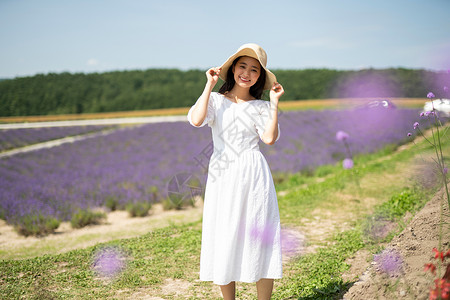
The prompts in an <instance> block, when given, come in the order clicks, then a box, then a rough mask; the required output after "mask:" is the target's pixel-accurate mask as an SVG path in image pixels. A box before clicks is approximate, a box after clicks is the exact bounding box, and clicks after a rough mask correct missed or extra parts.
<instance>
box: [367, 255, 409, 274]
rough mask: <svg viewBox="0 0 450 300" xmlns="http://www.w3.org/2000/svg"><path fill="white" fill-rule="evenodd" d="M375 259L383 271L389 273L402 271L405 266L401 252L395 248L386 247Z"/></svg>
mask: <svg viewBox="0 0 450 300" xmlns="http://www.w3.org/2000/svg"><path fill="white" fill-rule="evenodd" d="M374 261H375V262H376V263H377V264H378V266H379V267H380V269H381V271H383V272H385V273H387V274H388V275H395V274H397V273H400V272H401V271H402V268H403V260H402V257H401V256H400V253H398V252H397V251H395V250H393V249H386V250H384V251H383V252H381V253H380V254H379V255H375V257H374Z"/></svg>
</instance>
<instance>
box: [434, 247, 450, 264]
mask: <svg viewBox="0 0 450 300" xmlns="http://www.w3.org/2000/svg"><path fill="white" fill-rule="evenodd" d="M433 252H434V258H436V259H438V258H439V259H440V260H441V261H444V257H446V256H447V253H446V254H445V255H444V252H443V251H439V250H438V249H437V248H433Z"/></svg>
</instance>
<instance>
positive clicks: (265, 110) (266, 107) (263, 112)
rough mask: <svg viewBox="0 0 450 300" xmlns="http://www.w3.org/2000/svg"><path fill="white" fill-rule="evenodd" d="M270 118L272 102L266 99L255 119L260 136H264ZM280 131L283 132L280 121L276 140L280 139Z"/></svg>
mask: <svg viewBox="0 0 450 300" xmlns="http://www.w3.org/2000/svg"><path fill="white" fill-rule="evenodd" d="M270 118H271V114H270V102H269V101H264V102H263V104H262V105H261V107H260V110H259V116H258V117H257V118H256V120H255V127H256V131H257V132H258V135H259V137H260V138H262V135H263V133H264V131H265V128H266V124H267V122H268V121H269V120H270ZM280 133H281V131H280V123H278V136H277V139H276V140H275V142H276V141H278V140H279V139H280Z"/></svg>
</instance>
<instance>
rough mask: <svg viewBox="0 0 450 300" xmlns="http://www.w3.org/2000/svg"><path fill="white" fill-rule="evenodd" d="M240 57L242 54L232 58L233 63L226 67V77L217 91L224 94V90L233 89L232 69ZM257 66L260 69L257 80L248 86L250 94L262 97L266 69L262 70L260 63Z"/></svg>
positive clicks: (258, 97)
mask: <svg viewBox="0 0 450 300" xmlns="http://www.w3.org/2000/svg"><path fill="white" fill-rule="evenodd" d="M241 57H242V56H239V57H238V58H236V59H235V60H233V63H232V64H231V66H230V67H229V68H228V72H227V79H226V80H225V82H224V84H223V85H222V86H221V87H220V89H219V93H221V94H225V93H226V92H229V91H231V90H232V89H233V87H234V84H235V83H236V82H235V81H234V74H233V69H234V66H235V65H236V63H237V62H238V60H239V59H240V58H241ZM259 66H260V68H259V69H260V70H261V71H260V74H259V78H258V81H256V83H255V84H254V85H252V86H251V87H250V95H252V97H254V98H255V99H262V98H261V97H262V94H263V92H264V86H265V85H266V70H264V68H263V67H262V66H261V64H259Z"/></svg>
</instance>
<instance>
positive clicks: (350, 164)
mask: <svg viewBox="0 0 450 300" xmlns="http://www.w3.org/2000/svg"><path fill="white" fill-rule="evenodd" d="M342 167H343V168H344V169H351V168H353V160H352V159H351V158H346V159H344V161H343V162H342Z"/></svg>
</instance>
